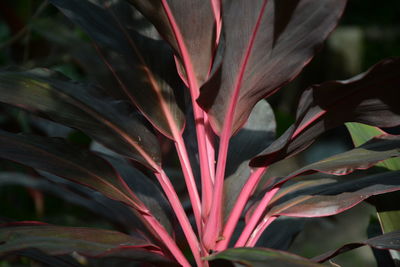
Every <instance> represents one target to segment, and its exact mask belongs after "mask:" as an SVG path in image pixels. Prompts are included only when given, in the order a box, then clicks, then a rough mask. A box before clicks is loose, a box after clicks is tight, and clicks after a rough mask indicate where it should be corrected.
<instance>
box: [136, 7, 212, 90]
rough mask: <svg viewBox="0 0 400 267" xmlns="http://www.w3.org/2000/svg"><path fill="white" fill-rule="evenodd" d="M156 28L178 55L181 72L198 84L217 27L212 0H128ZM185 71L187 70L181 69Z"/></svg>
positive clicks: (203, 77)
mask: <svg viewBox="0 0 400 267" xmlns="http://www.w3.org/2000/svg"><path fill="white" fill-rule="evenodd" d="M129 1H130V2H131V3H132V4H133V5H135V6H136V7H137V9H138V10H140V11H141V12H142V13H143V14H144V15H145V16H146V17H147V18H148V19H149V20H150V21H151V22H152V23H153V24H154V25H155V27H156V28H157V30H158V31H159V33H160V34H161V35H162V36H163V38H164V39H165V40H166V41H168V43H169V44H170V45H171V46H172V48H173V49H174V50H175V52H176V54H177V55H178V57H179V63H178V64H183V66H178V70H180V72H181V76H182V77H183V78H184V80H186V81H187V79H188V77H187V76H192V77H193V78H195V79H196V81H195V82H196V83H197V86H201V85H202V84H203V83H204V82H205V81H206V79H207V77H208V74H209V72H210V70H211V63H212V60H213V55H214V50H215V47H216V38H217V35H218V29H217V26H216V23H217V21H218V18H217V16H218V13H219V10H218V3H214V2H218V1H215V0H185V1H180V0H156V1H141V0H129ZM184 71H186V72H187V73H183V72H184Z"/></svg>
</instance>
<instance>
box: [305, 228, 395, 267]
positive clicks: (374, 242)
mask: <svg viewBox="0 0 400 267" xmlns="http://www.w3.org/2000/svg"><path fill="white" fill-rule="evenodd" d="M362 246H370V247H373V248H376V249H385V250H389V249H393V250H397V251H400V231H395V232H389V233H386V234H383V235H380V236H376V237H373V238H370V239H367V240H365V241H363V242H357V243H350V244H346V245H344V246H342V247H340V248H338V249H336V250H332V251H329V252H326V253H324V254H322V255H319V256H317V257H314V258H313V259H312V260H313V261H316V262H324V261H327V260H329V259H331V258H333V257H335V256H337V255H339V254H342V253H344V252H347V251H350V250H353V249H356V248H359V247H362Z"/></svg>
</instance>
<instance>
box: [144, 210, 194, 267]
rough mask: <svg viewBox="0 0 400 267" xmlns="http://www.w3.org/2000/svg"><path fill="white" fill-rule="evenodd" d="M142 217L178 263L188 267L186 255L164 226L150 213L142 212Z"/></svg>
mask: <svg viewBox="0 0 400 267" xmlns="http://www.w3.org/2000/svg"><path fill="white" fill-rule="evenodd" d="M143 219H144V220H145V221H146V222H147V223H148V224H149V225H150V227H152V228H153V229H154V231H155V233H156V234H157V235H158V236H159V238H160V240H161V241H162V242H163V243H164V244H165V246H166V247H167V248H168V249H169V251H170V252H171V254H172V255H173V256H174V257H175V259H176V260H177V261H178V262H179V264H181V265H182V266H185V267H190V264H189V262H188V261H187V259H186V257H185V256H184V255H183V253H182V251H181V250H180V249H179V247H178V246H177V245H176V243H175V241H174V240H173V239H172V237H171V236H170V235H169V234H168V232H167V231H166V230H165V228H164V226H162V225H161V224H160V222H159V221H158V220H157V219H156V218H154V216H153V215H151V214H143Z"/></svg>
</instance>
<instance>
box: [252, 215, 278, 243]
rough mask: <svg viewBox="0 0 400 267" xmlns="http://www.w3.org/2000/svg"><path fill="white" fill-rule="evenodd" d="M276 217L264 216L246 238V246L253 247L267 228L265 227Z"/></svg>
mask: <svg viewBox="0 0 400 267" xmlns="http://www.w3.org/2000/svg"><path fill="white" fill-rule="evenodd" d="M277 218H278V216H271V217H266V218H264V219H263V220H262V221H261V222H260V224H259V225H258V226H257V227H256V229H255V230H254V231H253V233H252V234H251V236H250V237H249V239H248V240H247V243H246V247H254V246H255V245H256V244H257V241H258V239H260V237H261V235H262V233H263V232H264V230H265V229H267V227H268V226H269V225H270V224H271V223H272V222H273V221H275V220H276V219H277Z"/></svg>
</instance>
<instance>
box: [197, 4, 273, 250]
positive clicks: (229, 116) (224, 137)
mask: <svg viewBox="0 0 400 267" xmlns="http://www.w3.org/2000/svg"><path fill="white" fill-rule="evenodd" d="M267 2H268V1H267V0H264V4H263V5H262V7H261V10H260V13H259V16H258V18H257V22H256V24H255V26H254V29H253V32H252V36H251V38H250V42H249V45H248V47H247V49H246V53H245V54H244V57H243V59H242V62H241V63H240V64H241V66H240V72H239V75H238V76H237V80H236V81H235V85H234V90H233V93H232V95H231V96H230V103H229V105H228V108H227V110H226V116H225V122H224V126H223V127H222V132H221V140H220V146H219V151H218V163H217V171H216V175H215V184H214V192H213V199H212V201H213V205H212V207H211V211H210V216H209V219H208V221H207V222H206V227H205V232H204V235H203V243H204V245H205V247H207V248H209V249H212V248H214V246H215V244H216V242H217V240H218V239H219V234H220V231H221V226H222V205H223V203H222V202H223V191H224V177H225V167H226V160H227V154H228V146H229V140H230V138H231V135H232V127H233V122H234V116H235V110H236V105H237V103H238V100H239V95H240V89H241V87H242V82H243V79H244V74H245V71H246V67H247V63H248V61H249V59H250V55H251V51H252V49H253V46H254V43H255V40H256V35H257V32H258V30H259V28H260V25H261V20H262V17H263V14H264V11H265V8H266V5H267Z"/></svg>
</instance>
